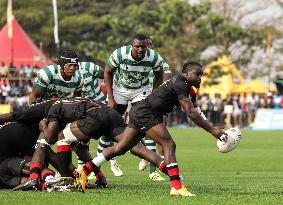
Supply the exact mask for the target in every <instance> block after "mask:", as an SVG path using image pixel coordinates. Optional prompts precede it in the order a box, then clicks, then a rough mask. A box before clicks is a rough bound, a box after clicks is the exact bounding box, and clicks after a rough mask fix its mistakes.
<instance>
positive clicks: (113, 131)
mask: <svg viewBox="0 0 283 205" xmlns="http://www.w3.org/2000/svg"><path fill="white" fill-rule="evenodd" d="M47 118H48V124H47V125H46V129H43V131H42V132H41V134H40V136H41V137H40V138H41V139H40V141H38V143H37V149H36V151H35V153H34V155H33V159H32V165H31V171H30V172H31V177H30V181H38V178H39V173H40V171H41V169H42V165H43V164H44V159H45V154H46V151H47V150H49V149H50V145H52V144H54V143H55V142H56V141H57V140H58V142H57V155H58V159H59V165H60V166H59V167H60V168H59V172H60V174H61V176H63V177H65V176H70V175H69V169H68V168H69V164H70V162H71V144H72V143H77V142H79V141H83V142H86V141H89V140H90V139H91V138H94V139H99V137H100V136H101V135H104V136H106V137H108V138H109V139H110V140H114V141H119V140H121V137H122V136H121V135H120V134H121V133H122V132H123V131H124V129H125V123H124V119H123V118H122V116H121V115H120V114H119V113H118V112H117V111H115V110H114V109H112V108H108V107H106V106H105V105H103V104H101V103H99V102H97V101H93V100H89V99H74V100H58V101H57V102H55V103H54V104H53V105H52V106H51V107H50V109H49V112H48V116H47ZM58 136H59V137H58ZM131 151H132V153H133V154H135V155H137V156H139V157H142V158H144V159H146V160H148V161H150V162H152V163H153V164H155V165H156V166H159V165H160V163H161V162H162V159H161V158H160V157H159V156H157V155H156V154H155V153H153V152H151V151H150V150H148V149H147V148H146V147H145V146H144V145H142V144H141V143H139V144H137V145H136V146H134V147H133V148H132V150H131ZM87 161H90V159H89V160H87ZM85 170H87V167H86V169H85ZM93 171H94V173H95V175H96V177H97V180H98V181H99V180H100V178H102V177H104V176H103V173H102V172H101V171H100V168H99V167H96V169H93ZM164 172H166V171H165V170H164ZM105 183H106V181H105ZM105 186H107V183H106V184H105ZM82 187H83V189H85V184H82Z"/></svg>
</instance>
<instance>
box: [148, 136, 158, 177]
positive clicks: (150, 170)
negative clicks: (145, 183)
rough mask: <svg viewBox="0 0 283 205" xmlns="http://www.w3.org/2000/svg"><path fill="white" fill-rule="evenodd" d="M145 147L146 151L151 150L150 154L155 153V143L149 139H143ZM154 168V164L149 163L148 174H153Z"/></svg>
mask: <svg viewBox="0 0 283 205" xmlns="http://www.w3.org/2000/svg"><path fill="white" fill-rule="evenodd" d="M145 146H146V148H147V149H149V150H151V151H152V152H154V153H156V142H154V141H153V140H152V139H150V138H149V137H145ZM155 170H156V167H155V165H154V164H152V163H149V173H150V174H151V173H153V172H155Z"/></svg>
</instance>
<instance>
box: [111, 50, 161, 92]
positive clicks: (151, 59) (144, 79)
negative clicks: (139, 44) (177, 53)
mask: <svg viewBox="0 0 283 205" xmlns="http://www.w3.org/2000/svg"><path fill="white" fill-rule="evenodd" d="M131 51H132V46H131V45H128V46H123V47H121V48H118V49H116V50H115V51H114V52H113V53H112V55H111V56H110V58H109V59H108V64H109V66H111V67H112V69H113V71H114V77H113V87H118V88H126V89H139V88H141V87H143V86H146V85H149V73H150V71H151V70H153V71H160V70H162V64H163V58H162V57H161V56H160V55H159V54H158V53H157V52H156V51H155V50H152V49H150V48H147V50H146V54H145V57H144V58H143V59H142V60H141V61H138V62H137V61H135V60H134V59H133V57H132V55H131Z"/></svg>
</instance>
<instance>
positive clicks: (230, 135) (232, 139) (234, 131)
mask: <svg viewBox="0 0 283 205" xmlns="http://www.w3.org/2000/svg"><path fill="white" fill-rule="evenodd" d="M225 133H226V134H227V136H223V137H225V138H226V140H222V138H221V140H219V139H218V140H217V147H218V150H219V152H221V153H227V152H231V151H232V150H234V149H235V148H236V147H237V146H238V145H239V144H240V141H241V137H242V133H241V131H240V129H239V128H235V127H232V128H230V129H228V130H226V131H225Z"/></svg>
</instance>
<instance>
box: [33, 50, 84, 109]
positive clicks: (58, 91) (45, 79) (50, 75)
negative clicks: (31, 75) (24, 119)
mask: <svg viewBox="0 0 283 205" xmlns="http://www.w3.org/2000/svg"><path fill="white" fill-rule="evenodd" d="M78 63H79V62H78V57H77V54H76V52H75V51H73V50H66V51H65V52H64V53H63V54H62V55H61V56H60V58H59V65H57V64H54V65H49V66H47V67H46V68H44V69H41V70H40V71H39V72H38V73H37V77H36V78H35V80H34V83H33V88H32V91H31V94H30V96H29V104H32V103H33V102H34V101H35V100H36V99H38V98H40V99H42V100H48V99H50V98H57V97H58V98H65V97H69V96H70V95H71V94H72V93H73V92H74V91H77V90H80V89H81V87H82V85H83V81H82V75H81V73H80V72H79V71H78V65H79V64H78Z"/></svg>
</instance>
